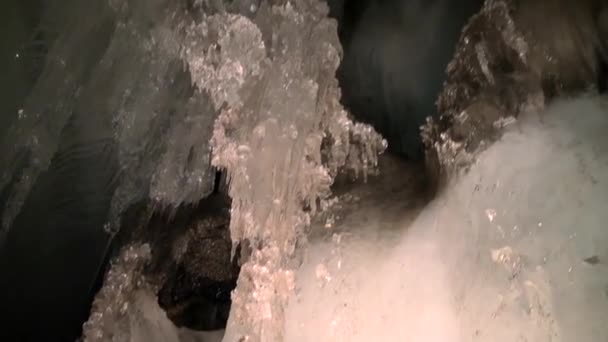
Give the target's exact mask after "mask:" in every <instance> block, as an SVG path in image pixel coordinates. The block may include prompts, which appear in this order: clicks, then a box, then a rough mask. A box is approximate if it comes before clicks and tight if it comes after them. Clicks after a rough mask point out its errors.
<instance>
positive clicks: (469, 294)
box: [285, 99, 608, 342]
mask: <svg viewBox="0 0 608 342" xmlns="http://www.w3.org/2000/svg"><path fill="white" fill-rule="evenodd" d="M606 112H607V107H606V104H605V103H601V102H600V101H599V100H597V99H579V100H574V101H570V102H561V103H559V104H557V105H553V106H551V107H550V108H549V110H548V112H547V113H543V114H541V115H540V116H537V115H533V116H531V117H528V118H522V119H521V120H520V121H519V122H517V123H516V124H515V125H513V126H512V127H511V129H509V130H508V132H507V133H506V134H505V136H504V137H503V138H502V140H501V141H500V142H498V143H496V144H495V145H493V146H492V147H490V148H489V149H488V150H487V151H485V152H484V153H482V154H481V155H480V156H479V159H478V161H477V163H476V164H475V165H473V166H472V168H471V170H470V172H469V173H468V174H466V175H464V176H462V177H460V178H458V179H456V180H454V181H453V182H452V184H451V185H449V186H448V188H447V189H446V190H445V192H444V193H443V194H441V195H440V196H438V198H436V199H435V200H434V201H433V202H432V203H430V204H429V205H428V206H426V207H425V208H424V209H423V210H421V206H420V205H418V204H417V203H415V202H412V201H413V200H412V197H413V194H414V192H413V191H412V190H411V188H410V187H408V186H407V183H408V182H409V180H408V179H407V177H404V175H409V174H411V173H412V170H411V168H409V167H408V166H407V165H401V166H395V165H393V166H391V167H390V169H387V167H386V165H387V162H386V161H385V162H384V163H383V164H382V166H383V170H384V171H383V173H382V176H381V178H380V180H378V181H377V182H379V184H378V183H374V182H372V183H370V184H368V185H359V186H358V187H357V188H356V189H355V190H353V192H352V193H353V194H357V193H358V194H359V195H357V196H358V197H360V199H359V200H358V201H355V202H353V204H351V205H345V206H344V208H343V209H342V210H341V213H340V214H339V216H341V217H342V218H341V219H338V220H337V221H336V224H335V226H333V227H332V228H330V229H329V230H327V228H318V229H326V230H327V233H326V234H325V236H322V237H319V238H317V239H314V240H313V241H311V244H310V246H309V248H308V250H307V253H306V254H307V257H306V261H305V263H304V264H303V266H302V268H301V269H300V270H299V272H298V273H297V274H296V277H297V279H298V280H297V283H296V288H297V295H296V296H295V297H292V299H291V302H290V306H289V308H288V310H287V325H286V338H285V340H286V341H290V342H291V341H293V342H303V341H574V340H577V341H579V340H580V341H603V340H604V339H605V336H606V334H607V333H608V330H607V328H606V327H605V317H606V315H608V272H606V264H605V261H606V257H607V256H608V250H607V248H606V246H607V245H608V244H607V242H608V231H606V228H605V223H604V222H606V219H607V218H608V217H607V216H608V214H607V213H606V210H605V203H606V200H607V197H608V186H607V184H608V173H607V172H606V167H607V163H608V153H607V152H608V150H607V148H608V141H606V138H605V137H604V135H605V134H603V133H602V132H605V130H606V129H607V128H608V119H606V115H605V114H606ZM389 165H390V163H389ZM395 180H396V183H395ZM389 189H392V190H393V191H389ZM343 202H344V203H348V201H343Z"/></svg>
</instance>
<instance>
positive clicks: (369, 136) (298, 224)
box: [185, 0, 385, 341]
mask: <svg viewBox="0 0 608 342" xmlns="http://www.w3.org/2000/svg"><path fill="white" fill-rule="evenodd" d="M327 12H328V9H327V7H326V4H324V3H323V2H320V1H308V0H303V1H294V2H286V3H285V4H283V5H274V6H271V5H269V4H267V3H265V2H263V3H262V4H261V6H260V7H259V8H258V9H257V13H256V17H255V18H254V19H253V20H250V19H248V18H246V17H243V16H237V15H232V14H223V15H222V14H216V15H212V16H209V17H207V16H204V17H203V19H202V22H201V23H200V24H199V25H194V26H192V27H190V28H188V30H187V31H188V34H187V37H188V38H189V39H191V40H190V41H191V43H186V46H187V48H186V50H185V55H186V58H187V60H188V62H189V65H190V69H191V71H192V75H193V79H194V81H195V83H196V84H197V86H198V87H199V89H200V90H201V91H206V92H208V93H209V94H210V95H211V98H212V100H213V102H214V103H215V106H216V109H217V110H219V111H220V116H219V118H218V120H217V121H216V124H215V130H214V134H213V138H212V140H211V146H212V149H213V164H214V165H215V166H217V167H220V168H223V169H225V170H227V172H228V180H229V185H230V186H229V195H230V197H231V198H232V217H231V224H230V231H231V236H232V240H233V241H234V243H237V242H245V241H246V242H247V243H248V245H249V247H250V251H249V252H248V255H247V261H246V262H245V263H244V264H243V265H242V268H241V275H240V277H239V282H238V285H237V289H236V290H235V292H234V293H233V308H232V313H231V317H230V321H229V326H228V332H227V336H226V337H225V339H226V340H227V341H236V340H246V341H282V340H284V338H283V326H284V324H285V322H284V316H283V311H284V309H285V305H286V301H287V298H288V296H289V295H290V293H291V291H292V290H293V282H294V279H293V269H292V268H293V267H294V261H293V260H292V258H293V256H294V252H295V248H296V245H297V244H298V242H300V241H301V240H302V238H303V237H304V235H303V234H304V228H306V227H307V226H308V224H309V223H310V219H311V218H310V216H311V215H313V214H314V213H315V212H316V210H317V206H318V204H319V201H323V200H325V199H326V198H327V196H328V194H329V187H330V185H331V184H332V180H333V178H334V177H335V176H336V175H337V173H338V171H340V170H341V169H342V168H348V169H352V170H354V171H355V172H357V173H359V172H360V173H361V174H363V175H364V176H365V175H366V174H367V173H368V172H370V171H372V170H373V168H374V167H375V166H376V163H377V155H378V153H380V152H382V151H383V150H384V148H385V143H384V141H383V140H382V138H381V137H380V136H379V135H377V134H376V133H375V132H374V131H373V130H372V129H371V128H370V127H367V126H364V125H360V124H354V123H353V122H352V121H350V119H349V118H348V116H347V114H346V112H345V111H344V110H343V109H342V107H341V105H340V104H339V90H338V86H337V81H336V79H335V77H334V74H335V70H336V69H337V67H338V64H339V61H340V50H339V49H340V47H339V42H338V41H337V28H336V25H335V22H333V21H330V20H329V19H328V18H327ZM256 24H257V25H256ZM214 36H217V41H216V42H213V41H212V42H211V43H207V42H206V41H205V40H206V39H207V40H208V39H210V38H209V37H214ZM188 38H187V39H188ZM212 61H213V62H214V64H212V63H211V62H212Z"/></svg>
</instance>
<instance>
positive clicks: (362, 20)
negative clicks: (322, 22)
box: [329, 0, 483, 162]
mask: <svg viewBox="0 0 608 342" xmlns="http://www.w3.org/2000/svg"><path fill="white" fill-rule="evenodd" d="M482 4H483V1H482V0H466V1H453V0H435V1H422V0H410V1H400V0H381V1H371V0H367V1H355V0H329V5H330V16H332V17H333V18H335V19H337V20H338V31H339V37H340V42H341V44H342V47H343V51H344V58H343V61H342V63H341V65H340V67H339V69H338V72H337V77H338V80H339V82H340V88H341V90H342V103H343V105H344V106H345V108H347V109H348V110H349V111H350V112H351V113H352V114H353V116H354V117H355V118H356V119H357V120H359V121H363V122H365V123H369V124H372V125H373V126H374V127H375V128H376V129H377V130H378V131H379V132H380V133H381V134H382V135H383V136H384V137H385V138H386V139H387V141H388V143H389V147H388V148H389V151H390V152H391V153H394V154H396V155H398V156H400V157H402V158H406V159H408V160H411V161H413V162H421V161H422V160H423V158H424V150H423V145H422V139H421V136H420V126H422V125H423V124H424V123H425V121H426V118H427V117H429V116H436V114H437V108H436V106H435V101H436V100H437V97H438V95H439V93H440V91H441V89H442V87H443V83H444V81H445V79H446V68H447V65H448V63H449V62H450V60H451V59H452V57H453V55H454V52H455V48H456V43H457V41H458V38H459V37H460V34H461V31H462V28H463V26H464V25H465V24H466V22H467V20H468V19H469V18H470V17H471V16H472V15H473V14H475V13H476V12H477V11H479V9H480V8H481V6H482Z"/></svg>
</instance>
